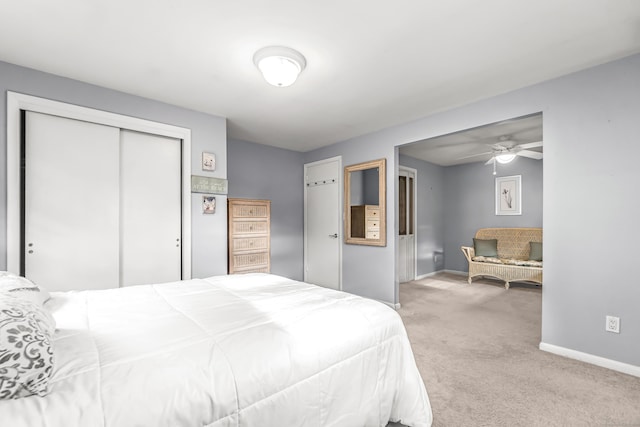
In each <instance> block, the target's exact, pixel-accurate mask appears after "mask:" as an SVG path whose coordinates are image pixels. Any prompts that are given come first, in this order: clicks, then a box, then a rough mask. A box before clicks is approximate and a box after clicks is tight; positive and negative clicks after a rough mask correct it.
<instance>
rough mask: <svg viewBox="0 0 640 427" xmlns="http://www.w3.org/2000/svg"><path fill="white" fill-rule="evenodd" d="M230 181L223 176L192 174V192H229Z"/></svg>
mask: <svg viewBox="0 0 640 427" xmlns="http://www.w3.org/2000/svg"><path fill="white" fill-rule="evenodd" d="M227 188H228V181H227V180H226V179H222V178H212V177H209V176H199V175H191V192H192V193H205V194H227Z"/></svg>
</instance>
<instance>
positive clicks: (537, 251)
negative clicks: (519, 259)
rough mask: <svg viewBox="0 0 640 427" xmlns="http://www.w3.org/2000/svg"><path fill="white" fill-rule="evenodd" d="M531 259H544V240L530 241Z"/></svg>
mask: <svg viewBox="0 0 640 427" xmlns="http://www.w3.org/2000/svg"><path fill="white" fill-rule="evenodd" d="M529 259H530V260H532V261H542V242H529Z"/></svg>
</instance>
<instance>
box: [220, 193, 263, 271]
mask: <svg viewBox="0 0 640 427" xmlns="http://www.w3.org/2000/svg"><path fill="white" fill-rule="evenodd" d="M228 207H229V214H228V222H229V249H228V257H229V274H234V273H269V271H270V269H271V255H270V249H271V236H270V228H271V201H270V200H251V199H234V198H230V199H228Z"/></svg>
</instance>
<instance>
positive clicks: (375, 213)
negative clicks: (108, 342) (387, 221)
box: [364, 205, 380, 219]
mask: <svg viewBox="0 0 640 427" xmlns="http://www.w3.org/2000/svg"><path fill="white" fill-rule="evenodd" d="M364 215H365V217H366V218H367V219H373V218H380V208H379V207H378V206H376V205H367V206H366V212H365V214H364Z"/></svg>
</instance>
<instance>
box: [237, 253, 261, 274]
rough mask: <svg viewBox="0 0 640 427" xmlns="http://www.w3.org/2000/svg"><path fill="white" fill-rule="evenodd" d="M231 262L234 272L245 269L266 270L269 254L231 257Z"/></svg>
mask: <svg viewBox="0 0 640 427" xmlns="http://www.w3.org/2000/svg"><path fill="white" fill-rule="evenodd" d="M232 262H233V267H234V269H235V270H236V271H237V270H242V269H246V268H260V267H264V268H267V267H268V266H269V252H257V253H250V254H237V255H233V256H232Z"/></svg>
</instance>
